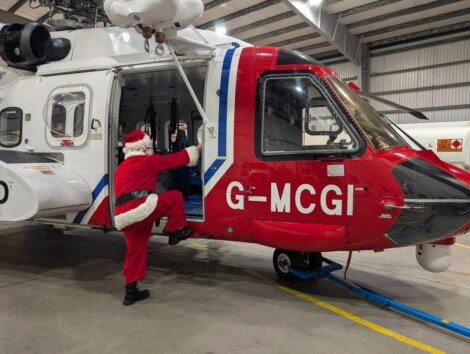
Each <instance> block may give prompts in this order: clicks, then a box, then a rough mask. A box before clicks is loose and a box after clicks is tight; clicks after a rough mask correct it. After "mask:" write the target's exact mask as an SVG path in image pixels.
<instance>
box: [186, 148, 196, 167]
mask: <svg viewBox="0 0 470 354" xmlns="http://www.w3.org/2000/svg"><path fill="white" fill-rule="evenodd" d="M185 150H186V152H187V153H188V155H189V163H188V165H187V166H189V167H191V166H197V162H198V161H199V150H198V149H197V147H195V146H190V147H187V148H186V149H185Z"/></svg>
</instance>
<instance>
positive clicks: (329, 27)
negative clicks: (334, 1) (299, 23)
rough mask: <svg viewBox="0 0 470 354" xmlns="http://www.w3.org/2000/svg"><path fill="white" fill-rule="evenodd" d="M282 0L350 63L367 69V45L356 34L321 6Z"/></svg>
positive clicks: (302, 1)
mask: <svg viewBox="0 0 470 354" xmlns="http://www.w3.org/2000/svg"><path fill="white" fill-rule="evenodd" d="M283 1H284V3H285V4H286V5H287V6H289V7H290V8H292V10H293V11H295V12H296V13H297V15H299V16H300V17H301V18H302V19H303V20H304V21H306V22H307V23H308V24H309V25H310V26H311V27H312V28H313V29H315V31H316V32H318V33H320V34H321V35H322V36H323V37H324V38H325V39H326V40H327V41H328V42H329V43H331V45H333V46H334V47H335V48H336V49H337V50H338V51H339V52H340V53H341V54H343V55H344V56H345V57H346V58H348V59H349V60H350V61H351V62H352V63H354V64H355V65H356V66H359V67H362V68H363V69H364V70H368V68H365V67H364V65H366V63H367V61H368V60H367V58H368V57H369V50H368V49H367V46H366V45H364V44H361V42H360V41H359V39H358V38H357V37H356V36H354V35H353V34H352V33H351V32H349V31H348V30H347V29H346V27H344V26H343V25H342V24H341V23H339V22H338V21H337V20H336V18H335V17H334V16H332V15H330V14H329V13H328V12H327V11H326V10H324V9H323V7H321V6H312V7H310V6H308V1H306V0H283Z"/></svg>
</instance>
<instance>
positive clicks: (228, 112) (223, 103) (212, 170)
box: [204, 42, 240, 195]
mask: <svg viewBox="0 0 470 354" xmlns="http://www.w3.org/2000/svg"><path fill="white" fill-rule="evenodd" d="M239 47H240V45H239V44H238V43H235V42H234V43H233V46H232V48H230V49H228V50H227V52H226V53H225V57H224V62H223V66H222V77H221V82H220V99H219V119H218V158H217V159H216V160H215V161H214V162H213V163H212V165H211V166H210V167H209V168H208V169H207V170H206V171H205V172H204V184H205V186H206V195H207V194H208V193H209V191H210V190H211V189H212V187H213V186H214V185H215V183H216V181H214V180H212V178H213V177H214V176H215V175H216V173H217V172H219V171H221V172H222V174H221V175H220V177H222V175H223V173H224V172H225V171H226V170H227V169H228V167H230V165H231V164H232V162H233V156H230V155H233V153H232V151H230V148H232V149H233V142H232V143H231V144H230V143H229V141H228V139H231V137H230V134H229V129H230V125H232V126H233V108H231V109H229V107H230V105H229V98H230V97H234V96H235V93H234V92H232V90H234V87H235V84H236V82H234V80H232V81H233V82H230V73H231V70H232V66H233V64H234V61H235V60H234V56H235V52H236V50H237V49H238V48H239ZM232 95H233V96H232ZM232 139H233V138H232ZM226 162H228V164H226ZM224 165H225V166H224ZM222 166H224V169H221V168H222ZM223 170H225V171H223Z"/></svg>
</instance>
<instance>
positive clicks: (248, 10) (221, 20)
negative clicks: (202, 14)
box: [197, 0, 282, 29]
mask: <svg viewBox="0 0 470 354" xmlns="http://www.w3.org/2000/svg"><path fill="white" fill-rule="evenodd" d="M281 1H282V0H267V1H263V2H260V3H259V4H256V5H253V6H250V7H247V8H245V9H243V10H240V11H236V12H233V13H231V14H229V15H227V16H223V17H220V18H218V19H216V20H214V21H209V22H206V23H203V24H201V25H199V26H197V27H198V28H201V29H208V28H211V27H213V26H215V25H217V24H219V23H225V22H227V21H230V20H233V19H236V18H238V17H242V16H246V15H248V14H250V13H252V12H255V11H259V10H262V9H265V8H267V7H270V6H273V5H277V4H279V3H280V2H281Z"/></svg>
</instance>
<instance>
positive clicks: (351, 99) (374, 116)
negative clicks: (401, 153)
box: [326, 77, 407, 149]
mask: <svg viewBox="0 0 470 354" xmlns="http://www.w3.org/2000/svg"><path fill="white" fill-rule="evenodd" d="M326 80H327V81H328V83H329V84H330V85H331V86H332V88H333V89H334V91H335V92H336V93H337V94H338V96H339V98H340V99H341V100H342V101H343V102H344V104H345V106H346V108H347V109H348V111H349V112H350V113H351V115H352V116H353V117H354V118H355V119H356V121H357V123H358V124H359V125H360V126H361V128H362V130H363V131H364V133H365V134H366V136H367V138H368V139H369V141H370V142H371V143H372V145H373V146H374V147H375V148H376V149H385V148H389V147H394V146H401V145H407V142H406V141H405V140H404V139H403V138H402V137H401V135H400V134H399V133H398V132H397V131H396V130H394V129H393V128H392V127H391V126H390V124H389V123H388V122H386V121H385V120H384V119H383V118H382V117H381V116H380V114H379V113H377V111H376V110H375V109H374V108H372V106H370V105H369V104H368V103H367V102H366V101H365V100H364V99H362V97H360V96H359V94H358V93H357V92H356V91H354V90H353V89H352V88H350V87H349V86H348V85H346V84H345V83H344V82H343V81H342V80H340V79H339V78H336V77H327V79H326Z"/></svg>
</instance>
